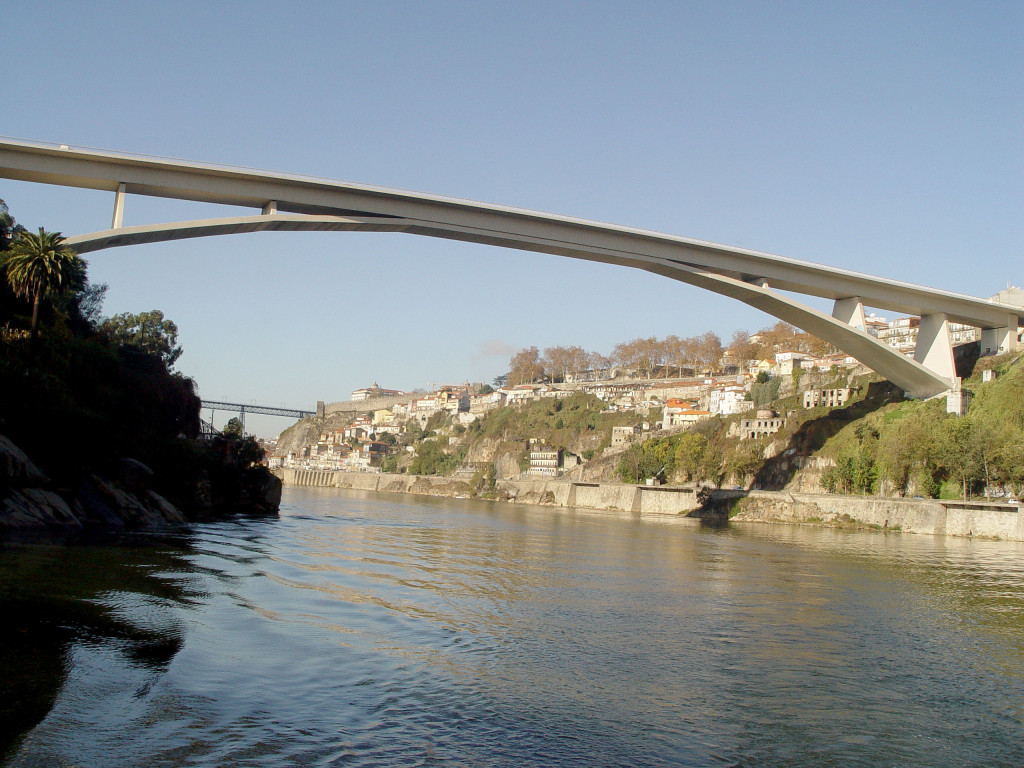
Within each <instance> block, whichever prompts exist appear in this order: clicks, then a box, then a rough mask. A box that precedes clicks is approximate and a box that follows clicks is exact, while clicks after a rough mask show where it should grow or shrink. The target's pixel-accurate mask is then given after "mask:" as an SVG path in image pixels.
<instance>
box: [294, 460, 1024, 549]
mask: <svg viewBox="0 0 1024 768" xmlns="http://www.w3.org/2000/svg"><path fill="white" fill-rule="evenodd" d="M274 474H276V475H277V476H278V477H280V478H281V480H282V481H283V482H284V484H285V485H298V486H319V487H326V488H351V489H354V490H362V491H377V492H382V493H418V494H423V495H428V496H450V497H456V498H468V497H471V496H473V495H474V494H473V491H472V488H471V487H470V486H469V484H468V483H466V482H465V481H463V480H456V479H453V478H449V477H427V476H422V475H390V474H374V473H369V472H330V471H319V470H306V469H290V468H286V469H277V470H274ZM496 490H497V491H498V495H499V497H500V498H503V499H505V500H507V501H511V502H515V503H520V504H539V505H547V506H557V507H582V508H589V509H600V510H608V511H624V512H634V513H639V514H640V515H641V516H643V515H679V514H686V513H689V512H692V511H694V510H695V509H697V507H698V504H697V500H696V494H695V493H694V490H693V489H692V488H677V487H671V486H643V485H625V484H621V483H579V482H571V481H565V480H541V479H526V480H499V481H498V483H497V488H496ZM714 502H715V507H717V508H719V509H725V508H729V507H732V512H731V513H730V519H731V520H733V521H737V522H749V521H756V522H783V523H813V524H825V525H842V524H847V523H849V524H859V525H862V526H867V527H871V528H880V529H886V530H896V531H904V532H907V533H926V534H932V535H936V536H981V537H987V538H998V539H1003V540H1006V541H1024V512H1020V511H1018V508H1017V507H1014V506H1011V505H1008V504H989V503H983V502H969V503H964V502H959V501H940V500H938V499H901V498H879V497H877V496H843V495H836V494H827V493H822V494H819V493H798V492H789V491H724V490H720V491H716V492H715V493H714Z"/></svg>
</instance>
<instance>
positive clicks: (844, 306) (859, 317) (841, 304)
mask: <svg viewBox="0 0 1024 768" xmlns="http://www.w3.org/2000/svg"><path fill="white" fill-rule="evenodd" d="M832 317H834V318H835V319H836V320H842V321H843V322H844V323H846V324H847V325H852V326H853V327H854V328H859V329H860V330H862V331H863V330H866V329H867V323H866V322H865V320H864V302H863V301H861V300H860V296H850V297H849V298H846V299H836V303H835V305H833V307H832Z"/></svg>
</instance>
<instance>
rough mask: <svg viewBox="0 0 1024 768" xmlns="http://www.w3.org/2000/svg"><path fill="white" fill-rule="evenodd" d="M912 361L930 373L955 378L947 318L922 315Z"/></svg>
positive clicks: (937, 315)
mask: <svg viewBox="0 0 1024 768" xmlns="http://www.w3.org/2000/svg"><path fill="white" fill-rule="evenodd" d="M914 360H916V361H917V362H919V363H920V364H921V365H923V366H924V367H925V368H927V369H928V370H930V371H934V372H935V373H937V374H939V375H940V376H943V377H945V378H947V379H949V380H950V383H951V384H952V382H953V380H954V379H955V378H956V365H955V363H954V362H953V342H952V338H951V336H950V334H949V318H948V317H946V315H942V314H936V315H922V316H921V325H920V327H919V328H918V330H917V349H916V350H915V351H914Z"/></svg>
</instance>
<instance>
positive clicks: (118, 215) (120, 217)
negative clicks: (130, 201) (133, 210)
mask: <svg viewBox="0 0 1024 768" xmlns="http://www.w3.org/2000/svg"><path fill="white" fill-rule="evenodd" d="M123 221H124V182H123V181H122V182H121V183H120V184H118V185H117V192H115V193H114V218H113V220H112V221H111V223H110V228H111V229H120V228H121V224H122V222H123Z"/></svg>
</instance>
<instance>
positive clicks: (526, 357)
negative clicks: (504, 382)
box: [508, 347, 544, 385]
mask: <svg viewBox="0 0 1024 768" xmlns="http://www.w3.org/2000/svg"><path fill="white" fill-rule="evenodd" d="M508 365H509V371H508V382H509V383H510V384H513V385H516V384H528V383H530V382H532V381H534V380H535V379H539V378H540V377H541V376H543V375H544V366H542V365H541V363H540V351H539V350H538V349H537V348H536V347H530V348H528V349H521V350H519V351H518V352H516V354H514V355H513V356H512V359H511V360H509V363H508Z"/></svg>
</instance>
